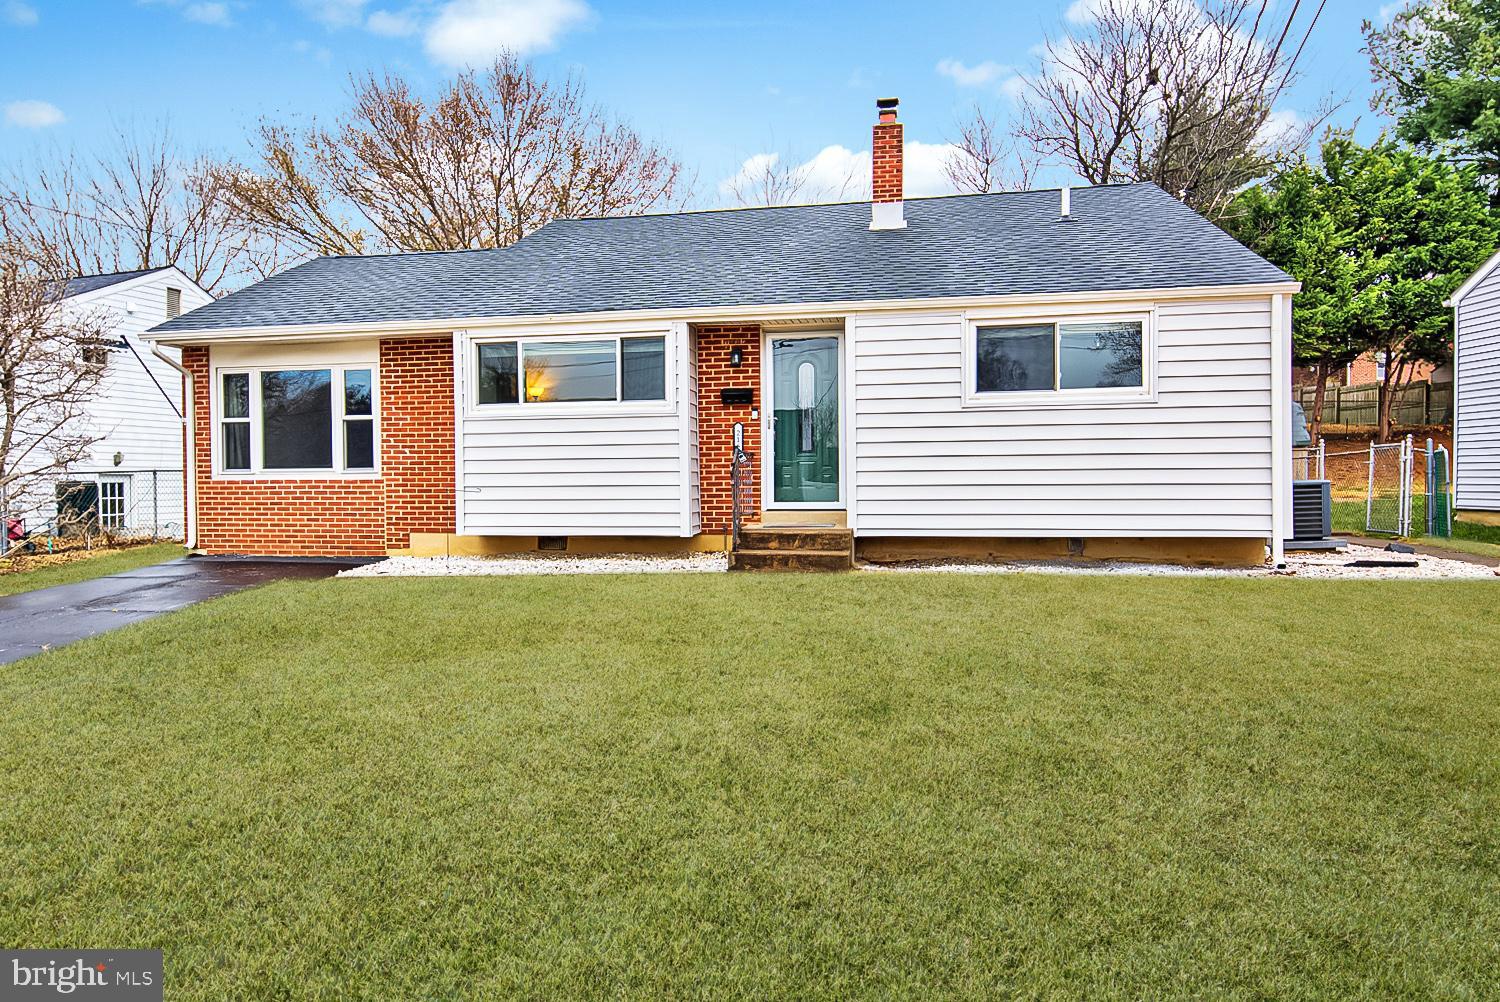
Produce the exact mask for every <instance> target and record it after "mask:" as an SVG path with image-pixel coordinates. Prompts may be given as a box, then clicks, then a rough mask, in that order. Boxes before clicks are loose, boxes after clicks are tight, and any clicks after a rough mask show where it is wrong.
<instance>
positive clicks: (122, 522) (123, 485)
mask: <svg viewBox="0 0 1500 1002" xmlns="http://www.w3.org/2000/svg"><path fill="white" fill-rule="evenodd" d="M106 487H119V488H120V511H119V522H118V523H116V524H114V525H111V524H110V523H109V521H108V519H107V518H106V516H105V511H104V489H105V488H106ZM98 490H99V494H98V499H97V500H96V501H95V505H96V510H95V512H94V514H95V517H97V518H98V519H99V528H101V529H118V530H124V529H125V528H126V527H127V525H128V523H129V520H130V478H129V477H100V478H99V484H98ZM111 517H113V515H111Z"/></svg>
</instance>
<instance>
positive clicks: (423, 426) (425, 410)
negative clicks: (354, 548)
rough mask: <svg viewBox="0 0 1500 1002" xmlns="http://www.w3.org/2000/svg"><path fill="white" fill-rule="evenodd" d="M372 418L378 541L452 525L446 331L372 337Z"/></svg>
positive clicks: (398, 540) (400, 545) (401, 542)
mask: <svg viewBox="0 0 1500 1002" xmlns="http://www.w3.org/2000/svg"><path fill="white" fill-rule="evenodd" d="M380 422H381V427H380V469H381V475H382V482H383V484H384V487H385V544H386V546H387V547H389V548H391V549H404V548H405V547H407V546H409V545H410V534H411V533H412V532H453V531H455V523H456V520H457V516H456V513H455V511H454V501H453V492H454V476H455V474H454V455H453V448H454V430H453V342H452V340H451V339H449V338H393V339H390V340H385V341H381V342H380Z"/></svg>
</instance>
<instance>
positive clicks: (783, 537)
mask: <svg viewBox="0 0 1500 1002" xmlns="http://www.w3.org/2000/svg"><path fill="white" fill-rule="evenodd" d="M739 545H740V548H741V549H745V550H843V551H850V550H853V549H854V534H853V533H852V532H850V531H849V530H848V529H823V528H803V527H798V528H786V529H782V528H777V527H774V526H747V527H745V528H743V529H741V530H740V544H739Z"/></svg>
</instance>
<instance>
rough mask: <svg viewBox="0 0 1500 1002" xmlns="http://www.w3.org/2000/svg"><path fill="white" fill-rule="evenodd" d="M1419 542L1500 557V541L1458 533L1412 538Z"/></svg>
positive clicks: (1478, 554) (1459, 551) (1480, 555)
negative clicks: (1473, 538) (1461, 535)
mask: <svg viewBox="0 0 1500 1002" xmlns="http://www.w3.org/2000/svg"><path fill="white" fill-rule="evenodd" d="M1412 541H1413V542H1417V543H1425V544H1427V545H1429V546H1441V547H1442V548H1443V549H1445V550H1454V551H1456V552H1458V553H1472V554H1474V555H1475V556H1479V557H1500V543H1482V542H1476V541H1475V540H1472V539H1464V538H1462V537H1460V536H1458V535H1456V534H1455V535H1454V536H1452V537H1451V538H1450V537H1444V536H1417V537H1414V539H1413V540H1412Z"/></svg>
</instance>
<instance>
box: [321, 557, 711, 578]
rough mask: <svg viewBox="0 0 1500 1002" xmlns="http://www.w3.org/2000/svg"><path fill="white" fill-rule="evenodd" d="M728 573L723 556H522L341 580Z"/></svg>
mask: <svg viewBox="0 0 1500 1002" xmlns="http://www.w3.org/2000/svg"><path fill="white" fill-rule="evenodd" d="M727 570H729V560H728V558H727V557H725V555H724V554H722V553H685V554H674V555H672V556H646V555H642V554H629V553H611V554H597V555H595V554H589V555H587V556H583V555H576V554H575V555H572V556H569V555H565V554H558V555H553V554H550V553H518V554H514V555H511V556H504V557H391V558H390V559H389V560H381V561H379V562H378V563H373V564H365V565H364V566H363V567H355V568H352V569H350V570H347V571H339V574H338V576H339V577H341V578H440V577H466V576H471V575H486V574H713V573H722V572H724V571H727Z"/></svg>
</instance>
